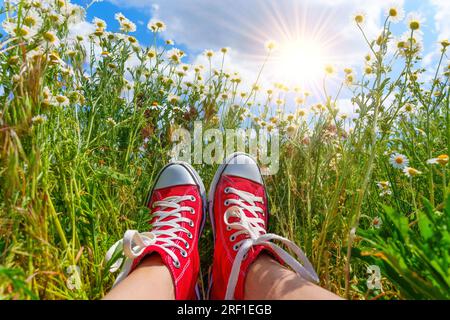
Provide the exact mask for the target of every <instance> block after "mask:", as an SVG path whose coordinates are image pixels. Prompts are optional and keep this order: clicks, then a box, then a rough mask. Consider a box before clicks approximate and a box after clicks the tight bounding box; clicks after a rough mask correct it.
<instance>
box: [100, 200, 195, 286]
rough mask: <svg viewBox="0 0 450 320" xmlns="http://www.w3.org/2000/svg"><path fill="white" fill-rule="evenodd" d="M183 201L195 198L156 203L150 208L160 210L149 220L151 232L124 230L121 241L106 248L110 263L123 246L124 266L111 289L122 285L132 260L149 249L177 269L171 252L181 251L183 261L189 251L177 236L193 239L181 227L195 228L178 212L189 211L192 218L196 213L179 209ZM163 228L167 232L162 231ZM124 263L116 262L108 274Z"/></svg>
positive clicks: (176, 262)
mask: <svg viewBox="0 0 450 320" xmlns="http://www.w3.org/2000/svg"><path fill="white" fill-rule="evenodd" d="M186 200H189V201H195V197H194V196H189V195H186V196H172V197H167V198H165V199H163V200H160V201H155V202H154V203H153V204H152V208H156V207H160V210H157V211H155V212H154V213H153V215H152V218H154V217H156V219H155V221H154V223H152V226H153V229H152V231H151V232H141V233H139V232H138V231H137V230H127V231H126V232H125V234H124V236H123V239H121V240H119V241H117V242H116V243H115V244H113V245H112V246H111V248H109V250H108V252H106V257H105V260H106V262H108V261H109V260H111V258H112V256H113V255H114V253H115V252H116V250H117V249H118V247H119V246H122V250H123V251H122V254H123V255H124V256H125V262H124V263H123V267H122V270H121V271H120V273H119V275H118V276H117V278H116V281H115V282H114V286H115V285H117V284H118V283H119V282H120V281H122V280H123V279H124V278H125V277H126V276H127V275H128V273H129V272H130V271H131V267H132V265H133V261H134V259H135V258H137V257H138V256H139V255H141V254H142V252H144V250H145V249H146V248H147V247H148V246H151V245H156V246H158V247H160V248H161V249H162V250H164V251H165V252H166V253H167V254H168V255H169V256H170V257H171V258H172V260H173V265H174V266H175V267H176V268H179V267H180V261H179V259H178V257H177V256H176V255H175V253H174V252H173V250H174V249H173V248H175V249H178V250H180V253H181V256H183V257H186V256H187V251H186V250H188V249H189V243H188V242H187V241H186V240H185V239H183V238H181V237H180V236H177V234H176V233H177V232H185V233H187V236H188V238H190V239H192V237H193V235H192V233H191V232H190V231H189V230H188V229H186V228H184V227H182V226H181V225H180V223H182V222H186V223H188V224H189V226H191V227H193V226H194V221H193V220H192V219H189V218H186V217H183V216H182V215H181V212H183V211H189V212H190V213H191V214H194V213H195V211H194V209H193V208H192V207H188V206H181V205H180V204H179V203H180V202H182V201H186ZM168 208H172V209H173V210H170V211H163V210H165V209H168ZM169 217H173V219H171V220H169V221H165V219H167V218H169ZM162 227H166V228H165V229H163V230H161V228H162ZM177 240H179V241H181V242H182V243H184V248H183V247H181V246H180V245H178V244H176V243H175V241H177ZM157 242H158V243H157ZM123 259H124V258H120V259H118V260H117V261H116V262H115V263H114V264H113V265H112V266H111V268H110V269H109V270H110V272H115V271H117V270H118V269H119V268H120V266H121V265H122V262H123Z"/></svg>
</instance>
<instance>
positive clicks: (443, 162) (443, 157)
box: [436, 154, 449, 166]
mask: <svg viewBox="0 0 450 320" xmlns="http://www.w3.org/2000/svg"><path fill="white" fill-rule="evenodd" d="M448 159H449V158H448V155H446V154H441V155H440V156H438V157H437V159H436V162H437V163H439V164H441V165H443V166H444V165H446V164H447V163H448Z"/></svg>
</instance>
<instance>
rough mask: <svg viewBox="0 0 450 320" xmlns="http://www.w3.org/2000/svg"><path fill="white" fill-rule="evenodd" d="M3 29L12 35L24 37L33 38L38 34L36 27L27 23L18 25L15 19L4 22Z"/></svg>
mask: <svg viewBox="0 0 450 320" xmlns="http://www.w3.org/2000/svg"><path fill="white" fill-rule="evenodd" d="M3 29H4V30H5V31H6V32H7V33H8V34H9V35H10V36H12V37H18V38H23V39H26V40H28V39H31V38H32V37H33V36H35V35H36V29H34V28H30V27H28V26H26V25H21V26H18V25H17V23H16V22H14V21H7V20H5V21H4V22H3Z"/></svg>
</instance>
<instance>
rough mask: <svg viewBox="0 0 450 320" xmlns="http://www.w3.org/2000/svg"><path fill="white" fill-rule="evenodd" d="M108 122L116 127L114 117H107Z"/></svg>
mask: <svg viewBox="0 0 450 320" xmlns="http://www.w3.org/2000/svg"><path fill="white" fill-rule="evenodd" d="M106 123H108V124H109V125H110V126H112V127H114V126H115V125H116V124H117V123H116V121H115V120H114V119H113V118H111V117H109V118H108V119H106Z"/></svg>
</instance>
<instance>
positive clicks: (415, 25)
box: [409, 20, 420, 30]
mask: <svg viewBox="0 0 450 320" xmlns="http://www.w3.org/2000/svg"><path fill="white" fill-rule="evenodd" d="M409 28H410V29H411V30H419V28H420V22H419V21H417V20H411V21H410V22H409Z"/></svg>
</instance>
